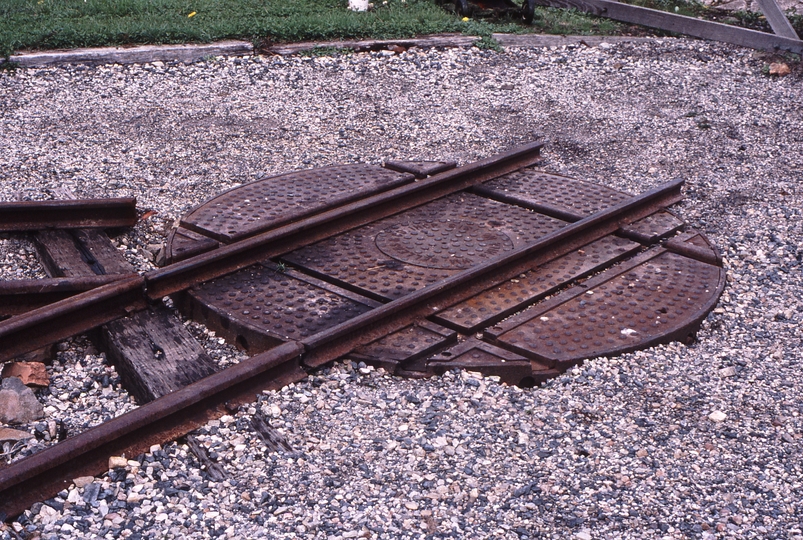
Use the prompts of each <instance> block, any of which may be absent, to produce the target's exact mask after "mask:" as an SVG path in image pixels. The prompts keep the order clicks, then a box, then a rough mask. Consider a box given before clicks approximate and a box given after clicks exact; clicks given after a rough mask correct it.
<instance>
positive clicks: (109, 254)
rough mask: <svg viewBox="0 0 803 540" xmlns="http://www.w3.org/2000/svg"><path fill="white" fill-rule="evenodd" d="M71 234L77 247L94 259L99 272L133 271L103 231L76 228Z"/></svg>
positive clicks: (123, 272)
mask: <svg viewBox="0 0 803 540" xmlns="http://www.w3.org/2000/svg"><path fill="white" fill-rule="evenodd" d="M72 234H73V236H74V237H75V239H76V240H77V241H78V243H79V249H81V250H82V251H84V253H85V255H87V256H88V257H91V258H92V259H94V260H95V261H96V264H97V265H98V266H99V267H100V270H101V274H127V273H131V272H135V270H134V267H133V266H132V265H131V263H129V262H128V261H127V260H126V259H125V257H123V254H122V253H120V251H119V250H118V249H117V248H116V247H115V246H114V244H112V241H111V240H110V239H109V237H108V235H106V233H105V232H103V231H99V230H97V229H76V230H74V231H72Z"/></svg>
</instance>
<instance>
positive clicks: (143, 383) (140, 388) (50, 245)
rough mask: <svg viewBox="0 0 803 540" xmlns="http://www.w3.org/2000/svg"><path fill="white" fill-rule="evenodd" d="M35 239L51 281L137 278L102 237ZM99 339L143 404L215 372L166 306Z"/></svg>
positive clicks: (110, 327)
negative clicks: (62, 278)
mask: <svg viewBox="0 0 803 540" xmlns="http://www.w3.org/2000/svg"><path fill="white" fill-rule="evenodd" d="M35 238H36V243H37V248H38V251H39V253H40V258H41V259H42V262H43V264H44V265H45V268H46V271H47V272H48V273H49V274H50V275H54V276H70V277H77V276H95V275H96V274H97V275H108V274H109V273H114V274H119V273H129V275H130V274H131V273H133V272H134V268H133V267H132V266H131V264H129V263H128V261H126V260H125V258H124V257H123V255H122V254H121V253H120V252H119V251H118V250H117V248H115V247H114V245H113V244H112V243H111V240H109V237H108V236H107V235H106V233H104V232H103V231H98V230H91V229H76V230H72V231H65V230H48V231H39V232H38V233H37V234H36V237H35ZM101 334H102V340H103V345H104V347H105V349H106V351H107V353H108V354H109V357H110V359H111V360H112V361H113V362H114V364H115V366H116V367H117V371H118V372H119V373H120V377H121V378H122V379H123V382H124V384H125V387H126V389H127V390H128V391H129V392H131V394H132V395H133V396H134V397H135V398H136V399H137V400H138V401H139V402H140V403H146V402H148V401H152V400H154V399H156V398H158V397H161V396H163V395H165V394H168V393H170V392H173V391H175V390H178V389H181V388H183V387H185V386H187V385H188V384H191V383H193V382H195V381H198V380H200V379H202V378H204V377H206V376H208V375H211V374H212V373H215V371H217V366H216V364H215V363H214V361H213V360H212V359H211V358H210V357H209V356H208V355H207V354H206V353H205V352H204V350H203V348H202V347H201V345H200V344H199V343H198V342H197V341H196V340H195V338H193V337H192V335H191V334H190V333H189V331H188V330H187V329H186V328H185V327H184V325H183V324H181V322H180V321H179V320H178V319H177V318H176V317H175V316H174V315H173V314H172V312H171V311H169V310H168V309H167V308H165V307H163V306H162V307H157V308H151V309H148V310H146V311H141V312H138V313H134V314H131V315H130V316H128V317H126V318H124V319H119V320H116V321H113V322H110V323H108V324H106V325H105V326H104V327H103V329H102V332H101Z"/></svg>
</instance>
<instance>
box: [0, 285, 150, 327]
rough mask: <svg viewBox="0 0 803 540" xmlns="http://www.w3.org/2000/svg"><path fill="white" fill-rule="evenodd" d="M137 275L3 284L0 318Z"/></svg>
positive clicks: (1, 287)
mask: <svg viewBox="0 0 803 540" xmlns="http://www.w3.org/2000/svg"><path fill="white" fill-rule="evenodd" d="M132 277H136V274H106V275H101V276H81V277H60V278H45V279H19V280H12V281H0V317H10V316H12V315H20V314H22V313H26V312H28V311H31V310H33V309H36V308H40V307H42V306H46V305H48V304H52V303H53V302H58V301H60V300H64V299H65V298H69V297H71V296H74V295H76V294H78V293H82V292H86V291H89V290H92V289H95V288H97V287H100V286H102V285H107V284H109V283H113V282H115V281H119V280H121V279H128V278H132Z"/></svg>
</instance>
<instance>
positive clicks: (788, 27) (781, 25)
mask: <svg viewBox="0 0 803 540" xmlns="http://www.w3.org/2000/svg"><path fill="white" fill-rule="evenodd" d="M756 2H757V3H758V7H760V8H761V12H762V13H763V14H764V16H765V17H766V18H767V22H768V23H770V27H771V28H772V31H773V32H775V33H776V34H778V35H779V36H782V37H785V38H790V39H800V37H799V36H798V35H797V32H795V29H794V28H793V27H792V23H791V22H789V19H787V18H786V14H785V13H784V12H783V11H781V8H780V7H778V4H776V3H775V0H756Z"/></svg>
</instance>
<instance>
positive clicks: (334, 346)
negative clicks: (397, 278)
mask: <svg viewBox="0 0 803 540" xmlns="http://www.w3.org/2000/svg"><path fill="white" fill-rule="evenodd" d="M682 185H683V181H682V180H675V181H674V182H669V183H667V184H664V185H663V186H660V187H658V188H656V189H653V190H651V191H648V192H647V193H644V194H642V195H639V196H636V197H633V198H632V199H628V200H626V201H624V202H622V203H620V204H618V205H615V206H612V207H610V208H607V209H605V210H602V211H600V212H597V213H596V214H593V215H591V216H589V217H587V218H584V219H581V220H580V221H577V222H575V223H572V224H571V225H567V226H566V227H563V228H562V229H558V230H557V231H555V232H552V233H550V234H548V235H546V236H544V237H542V238H540V239H539V240H538V241H536V242H534V243H532V244H530V245H527V246H524V247H522V248H519V249H517V250H514V251H511V252H508V253H505V254H503V255H499V256H497V257H494V258H493V259H489V260H487V261H486V262H484V263H483V264H481V265H478V266H475V267H472V268H469V269H467V270H464V271H462V272H460V273H458V274H454V275H453V276H451V277H448V278H445V279H443V280H442V281H440V282H438V283H436V284H433V285H429V286H427V287H425V288H423V289H419V290H418V291H416V292H414V293H411V294H408V295H407V296H403V297H401V298H399V299H397V300H393V301H392V302H388V303H387V304H384V305H383V306H381V307H379V308H376V309H372V310H371V311H368V312H366V313H363V314H361V315H358V316H356V317H354V318H353V319H351V320H349V321H348V322H346V323H343V324H340V325H337V326H335V327H333V328H331V329H329V330H325V331H323V332H319V333H318V334H315V335H314V336H311V337H309V338H307V339H305V340H302V343H304V345H305V347H307V350H308V353H307V354H306V355H305V356H304V360H303V361H304V364H305V365H307V366H310V367H317V366H320V365H322V364H324V363H326V362H328V361H330V360H332V359H334V358H339V357H340V356H343V355H345V354H348V353H349V352H350V351H351V350H352V349H354V348H355V347H356V346H358V345H363V344H364V343H368V342H370V341H371V340H373V339H377V337H378V336H380V335H383V334H388V333H390V332H392V331H395V330H398V329H400V328H402V327H403V326H405V325H407V324H410V323H411V322H412V321H414V320H416V319H417V318H421V317H427V316H430V315H433V314H434V313H437V312H438V311H440V310H441V309H443V308H445V307H448V306H450V305H452V304H454V303H456V302H458V301H461V300H464V299H465V298H468V297H470V296H471V295H473V294H475V293H476V292H479V291H478V289H479V290H484V289H486V288H488V287H489V286H493V285H495V284H497V283H499V282H502V281H504V280H505V279H509V278H511V277H513V276H516V275H518V274H520V273H521V272H522V270H523V269H524V268H531V267H532V266H533V265H534V264H541V263H542V262H545V261H546V260H550V259H553V258H555V257H557V256H560V255H564V254H566V253H568V252H570V251H572V250H574V249H577V248H579V247H581V246H583V245H585V244H587V243H589V242H591V241H593V240H596V239H598V238H601V237H602V236H605V235H607V234H610V233H612V232H614V231H616V230H618V229H619V228H620V227H621V226H622V225H625V224H628V223H631V222H633V221H635V220H637V219H641V218H643V217H645V216H646V215H649V214H652V213H654V212H655V211H657V210H658V209H660V208H663V207H666V206H668V205H670V204H674V203H676V202H678V201H679V200H680V199H681V194H680V188H681V186H682ZM522 261H526V265H525V266H524V267H522V264H521V263H522ZM489 278H490V279H489ZM357 330H359V332H357Z"/></svg>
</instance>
